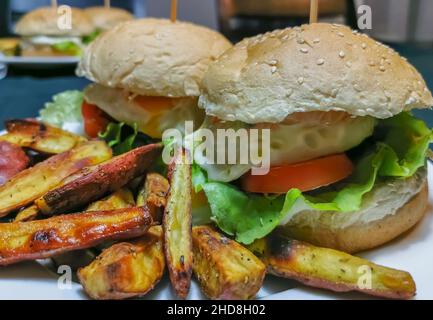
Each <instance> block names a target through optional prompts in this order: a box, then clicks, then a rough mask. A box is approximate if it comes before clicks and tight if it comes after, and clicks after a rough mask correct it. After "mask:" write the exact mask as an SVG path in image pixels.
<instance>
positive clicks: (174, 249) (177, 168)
mask: <svg viewBox="0 0 433 320" xmlns="http://www.w3.org/2000/svg"><path fill="white" fill-rule="evenodd" d="M187 160H188V153H187V152H186V151H185V150H182V151H181V152H177V155H176V156H175V158H174V159H173V162H172V163H171V164H170V165H169V168H168V180H169V182H170V190H169V193H168V196H167V205H166V206H165V210H164V215H163V220H162V225H163V229H164V253H165V260H166V263H167V268H168V271H169V274H170V281H171V284H172V286H173V289H174V291H175V293H176V294H177V295H178V296H179V297H180V298H186V296H187V295H188V292H189V288H190V285H191V274H192V264H193V255H192V237H191V221H192V218H191V193H192V186H191V166H190V165H189V163H190V162H189V161H187Z"/></svg>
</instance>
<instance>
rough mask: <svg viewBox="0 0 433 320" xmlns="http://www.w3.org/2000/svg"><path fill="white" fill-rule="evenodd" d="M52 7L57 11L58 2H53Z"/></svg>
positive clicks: (53, 0)
mask: <svg viewBox="0 0 433 320" xmlns="http://www.w3.org/2000/svg"><path fill="white" fill-rule="evenodd" d="M51 6H52V7H53V8H54V9H56V8H57V0H51Z"/></svg>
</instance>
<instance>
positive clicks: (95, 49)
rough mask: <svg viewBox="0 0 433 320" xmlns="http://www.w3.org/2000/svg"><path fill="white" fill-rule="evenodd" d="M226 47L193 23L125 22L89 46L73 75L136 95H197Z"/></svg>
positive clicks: (216, 36) (218, 36) (223, 40)
mask: <svg viewBox="0 0 433 320" xmlns="http://www.w3.org/2000/svg"><path fill="white" fill-rule="evenodd" d="M230 47H231V44H230V42H229V41H228V40H227V39H226V38H224V36H222V35H221V34H219V33H218V32H216V31H213V30H210V29H208V28H205V27H201V26H198V25H194V24H191V23H186V22H180V21H178V22H176V23H172V22H171V21H170V20H166V19H140V20H133V21H127V22H123V23H121V24H119V25H117V26H116V27H114V28H113V29H110V30H108V31H106V32H105V33H104V34H102V35H101V36H99V37H97V38H96V39H95V41H93V42H92V43H91V44H90V46H89V47H88V48H87V49H86V50H85V53H84V55H83V57H82V59H81V62H80V63H79V66H78V72H77V73H78V74H79V75H82V76H85V77H87V78H88V79H90V80H92V81H94V82H96V83H99V84H101V85H104V86H107V87H112V88H120V89H126V90H128V91H130V92H133V93H136V94H139V95H146V96H168V97H187V96H198V95H199V93H200V91H199V86H200V84H201V81H202V78H203V74H204V73H205V71H206V70H207V68H208V66H209V64H210V63H211V62H212V61H214V60H215V59H216V58H217V57H218V56H219V55H220V54H221V53H222V52H224V51H225V50H226V49H228V48H230Z"/></svg>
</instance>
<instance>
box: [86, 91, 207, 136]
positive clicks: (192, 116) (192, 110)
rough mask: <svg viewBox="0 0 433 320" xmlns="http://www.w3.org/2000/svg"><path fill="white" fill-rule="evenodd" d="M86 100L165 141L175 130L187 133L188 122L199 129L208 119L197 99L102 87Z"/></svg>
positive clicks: (120, 119) (87, 95) (88, 95)
mask: <svg viewBox="0 0 433 320" xmlns="http://www.w3.org/2000/svg"><path fill="white" fill-rule="evenodd" d="M84 97H85V99H86V101H87V102H89V103H91V104H95V105H97V106H98V107H99V108H101V109H102V110H104V111H105V112H106V113H107V114H108V115H110V116H111V117H112V118H114V119H116V120H117V121H120V122H126V123H134V122H135V123H137V125H138V128H139V130H140V131H142V132H143V133H145V134H147V135H149V136H151V137H152V138H161V137H162V133H163V132H164V131H165V130H167V129H172V128H174V129H178V130H179V131H181V132H184V128H185V121H193V122H194V124H195V125H197V126H199V125H200V124H201V123H202V121H203V117H204V115H203V111H202V110H201V109H199V108H198V107H197V98H189V97H186V98H166V97H143V96H134V95H131V94H130V93H129V92H127V91H124V90H121V89H115V88H109V87H105V86H102V85H99V84H91V85H89V86H88V87H87V88H86V89H85V90H84Z"/></svg>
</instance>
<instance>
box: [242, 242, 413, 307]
mask: <svg viewBox="0 0 433 320" xmlns="http://www.w3.org/2000/svg"><path fill="white" fill-rule="evenodd" d="M250 249H251V250H252V251H253V252H254V253H256V254H257V255H258V256H259V257H260V258H261V259H262V260H263V262H264V263H265V264H266V266H267V270H268V272H269V273H271V274H274V275H276V276H280V277H284V278H289V279H294V280H297V281H300V282H302V283H304V284H306V285H308V286H312V287H317V288H323V289H328V290H332V291H337V292H347V291H359V292H363V293H366V294H369V295H373V296H378V297H384V298H394V299H408V298H411V297H413V296H414V295H415V292H416V287H415V283H414V281H413V279H412V276H411V275H410V274H409V273H408V272H405V271H400V270H395V269H391V268H387V267H383V266H379V265H377V264H374V263H372V262H370V261H368V260H365V259H361V258H358V257H355V256H352V255H350V254H347V253H344V252H340V251H336V250H333V249H327V248H319V247H315V246H313V245H310V244H307V243H305V242H301V241H297V240H292V239H288V238H285V237H283V236H280V235H273V236H271V237H270V238H267V239H261V240H258V241H256V242H255V243H253V244H252V245H251V247H250Z"/></svg>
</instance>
